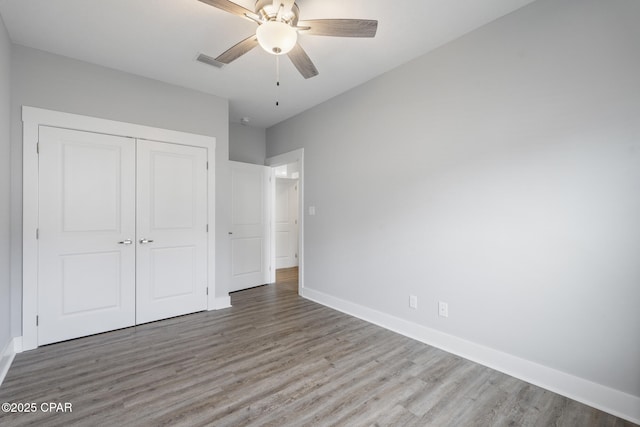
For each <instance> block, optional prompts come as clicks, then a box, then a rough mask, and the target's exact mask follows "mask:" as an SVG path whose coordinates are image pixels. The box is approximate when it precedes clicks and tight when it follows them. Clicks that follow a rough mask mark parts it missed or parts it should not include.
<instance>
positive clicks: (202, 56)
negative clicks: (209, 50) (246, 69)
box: [196, 53, 225, 68]
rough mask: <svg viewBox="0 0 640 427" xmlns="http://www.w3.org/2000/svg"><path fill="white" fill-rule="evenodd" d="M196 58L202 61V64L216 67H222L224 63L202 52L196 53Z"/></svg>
mask: <svg viewBox="0 0 640 427" xmlns="http://www.w3.org/2000/svg"><path fill="white" fill-rule="evenodd" d="M196 60H198V61H199V62H202V63H203V64H207V65H211V66H213V67H216V68H222V66H223V65H225V64H224V63H222V62H220V61H216V59H215V58H212V57H211V56H209V55H205V54H204V53H201V54H200V55H198V57H197V58H196Z"/></svg>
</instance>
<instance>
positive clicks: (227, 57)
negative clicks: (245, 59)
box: [216, 34, 258, 64]
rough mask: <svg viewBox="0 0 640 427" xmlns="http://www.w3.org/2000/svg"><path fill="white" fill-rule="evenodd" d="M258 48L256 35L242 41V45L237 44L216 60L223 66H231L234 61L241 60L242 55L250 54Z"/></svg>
mask: <svg viewBox="0 0 640 427" xmlns="http://www.w3.org/2000/svg"><path fill="white" fill-rule="evenodd" d="M256 46H258V38H257V37H256V35H255V34H252V35H251V36H249V37H247V38H246V39H244V40H242V41H241V42H240V43H238V44H236V45H235V46H233V47H232V48H230V49H228V50H227V51H226V52H224V53H223V54H221V55H220V56H218V57H217V58H216V61H218V62H222V63H223V64H229V63H231V62H232V61H235V60H236V59H238V58H240V57H241V56H242V55H244V54H245V53H247V52H249V51H250V50H251V49H253V48H254V47H256Z"/></svg>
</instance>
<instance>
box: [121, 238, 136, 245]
mask: <svg viewBox="0 0 640 427" xmlns="http://www.w3.org/2000/svg"><path fill="white" fill-rule="evenodd" d="M132 243H133V240H131V239H127V240H123V241H121V242H118V244H119V245H130V244H132Z"/></svg>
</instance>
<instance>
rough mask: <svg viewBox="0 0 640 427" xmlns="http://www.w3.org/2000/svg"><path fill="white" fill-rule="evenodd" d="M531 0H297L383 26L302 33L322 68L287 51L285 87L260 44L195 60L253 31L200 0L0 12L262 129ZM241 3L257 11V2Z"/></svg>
mask: <svg viewBox="0 0 640 427" xmlns="http://www.w3.org/2000/svg"><path fill="white" fill-rule="evenodd" d="M532 1H533V0H402V1H398V0H349V1H345V0H298V1H297V4H298V6H299V7H300V19H301V20H304V19H322V18H359V19H377V20H378V21H379V24H378V33H377V35H376V37H375V38H373V39H351V38H335V37H321V36H311V35H304V34H301V35H300V36H299V42H300V44H301V45H302V47H303V48H304V49H305V51H306V52H307V54H308V55H309V56H310V57H311V59H312V60H313V62H314V63H315V65H316V67H317V68H318V70H319V72H320V74H319V75H318V76H317V77H313V78H311V79H308V80H305V79H304V78H302V76H300V74H299V73H298V72H297V70H296V69H295V68H294V67H293V65H292V64H291V62H290V61H289V59H288V58H286V57H285V56H282V57H280V81H281V86H280V88H279V89H276V85H275V81H276V59H275V57H274V56H273V55H270V54H268V53H266V52H265V51H263V50H262V49H260V48H259V47H258V48H256V49H254V50H252V51H251V52H249V53H247V54H246V55H244V56H242V57H241V58H239V59H238V60H236V61H234V62H232V63H231V64H229V65H226V66H224V67H223V68H221V69H218V68H214V67H211V66H208V65H205V64H202V63H200V62H197V61H196V57H197V56H198V54H199V53H204V54H207V55H209V56H212V57H217V56H218V55H219V54H220V53H222V52H224V51H225V50H227V49H228V48H229V47H231V46H232V45H234V44H236V43H237V42H239V41H240V40H243V39H244V38H246V37H248V36H249V35H251V34H252V33H253V32H255V28H256V24H254V23H253V22H251V21H249V20H245V19H242V18H240V17H237V16H235V15H231V14H229V13H226V12H223V11H221V10H218V9H216V8H213V7H211V6H209V5H206V4H204V3H201V2H200V1H198V0H0V15H1V16H2V19H3V20H4V22H5V25H6V27H7V30H8V32H9V35H10V37H11V40H12V41H13V42H14V43H16V44H20V45H24V46H28V47H32V48H36V49H41V50H45V51H48V52H52V53H56V54H59V55H63V56H67V57H71V58H75V59H79V60H83V61H87V62H91V63H94V64H98V65H102V66H106V67H109V68H113V69H117V70H121V71H125V72H128V73H133V74H138V75H141V76H145V77H149V78H152V79H156V80H160V81H163V82H167V83H171V84H176V85H179V86H183V87H187V88H191V89H196V90H199V91H202V92H206V93H210V94H213V95H217V96H221V97H224V98H228V99H229V108H230V111H229V120H230V121H231V122H237V123H239V122H240V119H241V118H242V117H249V119H250V122H249V125H251V126H256V127H265V128H266V127H269V126H272V125H274V124H276V123H278V122H281V121H282V120H285V119H287V118H289V117H292V116H294V115H296V114H298V113H300V112H302V111H304V110H306V109H308V108H311V107H313V106H314V105H317V104H319V103H321V102H323V101H325V100H327V99H329V98H332V97H334V96H336V95H338V94H340V93H342V92H345V91H346V90H348V89H350V88H353V87H355V86H357V85H359V84H361V83H364V82H365V81H367V80H370V79H371V78H373V77H376V76H378V75H380V74H382V73H384V72H386V71H388V70H390V69H392V68H395V67H397V66H398V65H400V64H403V63H405V62H408V61H410V60H411V59H413V58H416V57H418V56H421V55H423V54H425V53H427V52H429V51H431V50H433V49H435V48H437V47H439V46H442V45H443V44H445V43H447V42H449V41H451V40H454V39H456V38H458V37H460V36H462V35H463V34H465V33H468V32H469V31H472V30H474V29H476V28H478V27H480V26H482V25H484V24H486V23H488V22H491V21H493V20H495V19H497V18H499V17H501V16H503V15H505V14H507V13H509V12H512V11H513V10H516V9H518V8H520V7H522V6H524V5H526V4H528V3H531V2H532ZM235 2H236V3H237V4H239V5H241V6H244V7H245V8H247V9H250V10H253V9H254V7H253V5H254V0H236V1H235ZM277 92H278V93H277ZM276 99H278V100H279V102H280V105H279V106H276V103H275V101H276Z"/></svg>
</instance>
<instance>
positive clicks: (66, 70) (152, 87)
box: [11, 45, 230, 335]
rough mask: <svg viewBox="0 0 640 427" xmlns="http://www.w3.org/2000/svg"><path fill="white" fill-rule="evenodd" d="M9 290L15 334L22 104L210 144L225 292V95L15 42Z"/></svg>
mask: <svg viewBox="0 0 640 427" xmlns="http://www.w3.org/2000/svg"><path fill="white" fill-rule="evenodd" d="M11 65H12V70H11V71H12V99H11V125H12V150H13V151H12V165H13V169H12V178H13V181H12V198H11V209H12V217H11V219H12V225H13V234H12V239H13V240H12V251H13V252H12V253H13V262H12V272H13V273H14V274H13V276H12V295H13V301H12V306H13V308H14V310H13V334H14V335H20V334H21V323H22V322H21V315H22V314H21V307H22V301H21V297H20V295H21V293H22V289H21V286H22V285H21V272H20V268H21V267H20V259H21V255H20V254H21V245H20V243H21V215H22V190H21V186H22V178H21V176H22V122H21V107H22V105H29V106H32V107H39V108H46V109H52V110H58V111H64V112H68V113H75V114H83V115H88V116H94V117H100V118H105V119H112V120H119V121H124V122H130V123H136V124H141V125H147V126H155V127H160V128H165V129H172V130H177V131H183V132H191V133H196V134H201V135H208V136H215V137H216V138H217V146H216V230H218V233H217V236H216V237H218V243H217V245H216V295H217V296H223V295H227V292H228V291H227V289H228V287H227V283H228V277H229V274H230V273H229V271H228V269H229V261H228V241H227V237H226V233H222V232H219V230H227V229H228V226H227V224H228V221H229V217H230V212H229V208H228V207H229V205H230V203H229V198H230V195H229V190H228V189H229V178H228V175H229V173H228V170H229V169H228V158H229V135H228V132H229V131H228V129H229V114H228V101H227V100H226V99H223V98H219V97H216V96H212V95H207V94H204V93H201V92H196V91H193V90H190V89H185V88H181V87H178V86H173V85H169V84H165V83H161V82H158V81H155V80H151V79H146V78H143V77H138V76H134V75H131V74H127V73H123V72H120V71H115V70H112V69H108V68H104V67H100V66H96V65H92V64H88V63H86V62H81V61H76V60H72V59H69V58H65V57H61V56H58V55H53V54H50V53H45V52H42V51H38V50H34V49H30V48H26V47H22V46H15V45H14V46H13V56H12V64H11Z"/></svg>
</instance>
